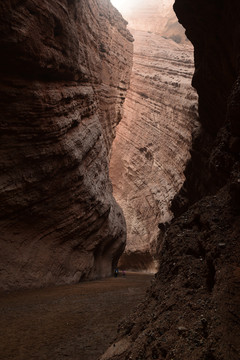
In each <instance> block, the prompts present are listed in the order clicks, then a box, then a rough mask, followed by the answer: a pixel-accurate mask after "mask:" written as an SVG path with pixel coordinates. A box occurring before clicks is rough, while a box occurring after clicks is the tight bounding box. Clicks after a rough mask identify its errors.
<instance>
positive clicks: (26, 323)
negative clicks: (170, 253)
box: [0, 273, 153, 360]
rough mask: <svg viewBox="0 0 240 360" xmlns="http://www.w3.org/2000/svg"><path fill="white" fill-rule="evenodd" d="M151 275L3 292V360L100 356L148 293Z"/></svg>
mask: <svg viewBox="0 0 240 360" xmlns="http://www.w3.org/2000/svg"><path fill="white" fill-rule="evenodd" d="M152 277H153V276H152V275H149V274H134V273H128V274H127V276H126V278H123V277H121V276H119V277H118V278H108V279H104V280H99V281H92V282H85V283H80V284H77V285H68V286H60V287H51V288H45V289H35V290H24V291H17V292H13V293H8V294H0V314H1V315H0V354H1V355H0V357H1V359H4V360H10V359H16V360H30V359H31V360H32V359H39V360H40V359H41V360H44V359H57V360H62V359H71V360H73V359H74V360H96V359H97V358H98V357H99V356H100V355H101V354H102V353H103V352H104V351H105V350H106V349H107V348H108V346H109V344H110V343H111V342H112V341H113V340H114V338H115V336H116V334H117V329H118V324H119V322H120V321H121V319H122V318H123V317H125V316H127V315H128V314H129V313H130V312H131V311H132V310H133V308H134V307H135V306H137V304H138V303H139V302H140V301H141V300H142V299H143V298H144V295H145V292H146V289H147V287H148V286H149V285H150V282H151V279H152Z"/></svg>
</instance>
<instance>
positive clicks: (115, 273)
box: [114, 268, 118, 277]
mask: <svg viewBox="0 0 240 360" xmlns="http://www.w3.org/2000/svg"><path fill="white" fill-rule="evenodd" d="M117 276H118V268H116V269H115V270H114V277H117Z"/></svg>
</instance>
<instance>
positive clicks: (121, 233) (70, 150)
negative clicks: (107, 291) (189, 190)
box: [0, 0, 132, 289]
mask: <svg viewBox="0 0 240 360" xmlns="http://www.w3.org/2000/svg"><path fill="white" fill-rule="evenodd" d="M0 30H1V35H0V43H1V49H2V56H1V58H0V77H1V86H0V94H1V95H0V102H1V121H0V136H1V142H0V169H1V172H0V227H1V234H0V242H1V253H0V264H1V267H0V288H1V289H13V288H20V287H32V286H43V285H49V284H52V283H55V284H62V283H71V282H77V281H79V280H81V279H83V278H93V277H100V276H105V275H109V274H110V273H111V270H112V266H114V265H115V264H116V262H117V259H118V257H119V256H120V254H121V252H122V251H123V249H124V246H125V236H126V235H125V234H126V230H125V221H124V218H123V215H122V211H121V210H120V208H119V206H118V205H117V204H116V202H115V200H114V198H113V196H112V186H111V183H110V181H109V178H108V156H109V151H110V147H111V144H112V141H113V139H114V136H115V127H116V125H117V123H118V122H119V121H120V119H121V113H122V103H123V101H124V97H125V94H126V90H127V88H128V85H129V78H130V72H131V62H132V36H131V35H130V33H129V32H128V31H127V30H126V21H125V20H123V18H122V17H121V15H120V14H119V13H118V12H117V11H116V10H115V9H114V8H113V7H112V5H111V4H110V2H109V1H108V0H101V1H98V0H82V1H80V2H79V1H74V0H73V1H70V0H69V1H67V0H61V1H58V2H54V1H38V0H34V1H28V0H26V1H21V2H19V1H4V2H3V3H1V5H0Z"/></svg>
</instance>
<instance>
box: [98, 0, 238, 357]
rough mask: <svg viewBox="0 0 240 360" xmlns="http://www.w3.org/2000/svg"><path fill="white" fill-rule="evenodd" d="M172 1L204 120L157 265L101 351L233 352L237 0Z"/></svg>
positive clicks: (235, 350) (235, 353)
mask: <svg viewBox="0 0 240 360" xmlns="http://www.w3.org/2000/svg"><path fill="white" fill-rule="evenodd" d="M175 10H176V12H177V15H178V16H179V19H180V21H181V22H182V23H183V25H184V26H185V27H186V29H187V34H188V36H189V38H190V39H191V41H192V42H193V44H194V49H195V67H196V72H195V75H194V85H195V86H196V88H197V91H198V93H199V111H200V122H201V124H202V129H201V131H200V132H198V134H197V136H196V137H195V138H194V142H193V149H192V161H191V162H190V163H189V166H188V167H187V170H186V176H187V181H186V183H185V187H184V189H183V191H181V194H180V196H178V203H177V202H176V203H175V205H176V204H178V206H179V207H178V209H177V210H178V211H181V212H183V213H182V215H181V216H178V217H177V218H175V219H174V220H173V221H172V223H171V224H170V227H169V228H168V230H167V231H166V234H165V237H164V242H163V247H162V251H161V253H160V256H159V262H160V268H159V272H158V274H156V277H155V281H153V283H152V285H151V287H150V289H149V290H148V293H147V296H146V299H145V301H144V303H142V304H141V305H139V307H138V309H137V310H136V311H135V312H134V314H132V317H131V318H128V319H127V320H125V321H123V322H122V323H121V324H120V326H119V335H118V339H117V340H116V341H115V343H114V345H112V347H111V348H110V349H109V350H108V352H107V353H106V354H105V355H104V356H103V357H102V359H104V360H107V359H111V358H113V355H114V359H116V360H124V359H128V358H129V359H130V358H132V359H133V360H136V359H139V358H142V359H184V360H185V359H191V360H199V359H202V360H210V359H211V360H217V359H218V360H219V359H222V360H229V359H231V360H238V359H239V354H240V335H239V334H240V323H239V315H238V314H239V308H240V296H239V294H240V287H239V284H240V261H239V259H240V238H239V234H240V132H239V129H240V127H239V126H240V81H239V78H240V77H239V71H240V68H239V51H240V48H239V41H240V31H239V30H240V23H239V18H240V3H239V2H238V1H234V0H233V1H231V2H230V1H228V0H222V1H207V0H206V1H202V0H196V1H194V2H193V1H191V0H176V6H175ZM199 199H200V200H199ZM180 200H181V201H180ZM191 203H194V205H191V206H190V204H191ZM175 209H176V208H175ZM184 209H185V212H184Z"/></svg>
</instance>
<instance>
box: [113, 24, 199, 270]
mask: <svg viewBox="0 0 240 360" xmlns="http://www.w3.org/2000/svg"><path fill="white" fill-rule="evenodd" d="M131 32H132V34H133V36H134V39H135V41H134V58H133V71H132V75H131V85H130V89H129V90H128V93H127V98H126V101H125V103H124V116H123V120H122V121H121V123H120V124H119V125H118V127H117V136H116V139H115V141H114V143H113V150H112V155H111V162H110V177H111V180H112V183H113V189H114V196H115V198H116V199H117V201H118V203H119V204H120V206H121V207H122V209H123V211H124V215H125V218H126V222H127V245H126V249H125V252H124V254H123V256H122V257H121V260H120V266H121V267H123V268H127V269H129V268H130V269H139V270H140V269H141V270H143V269H145V270H151V271H156V266H157V262H156V261H155V258H156V254H157V252H158V250H159V244H158V242H157V237H158V233H159V228H158V225H159V223H165V222H169V221H170V219H171V217H172V213H171V211H170V205H171V201H172V199H173V198H174V196H175V194H176V193H177V192H178V191H179V190H180V188H181V186H182V184H183V182H184V179H185V178H184V175H183V171H184V169H185V166H186V162H187V160H188V158H189V149H190V147H191V139H192V132H193V129H195V123H196V121H195V120H196V118H197V110H196V109H197V94H196V92H195V91H194V89H193V88H192V87H191V78H192V75H193V70H194V64H193V48H192V46H190V45H183V44H177V43H175V42H174V41H173V40H171V39H165V38H163V37H162V36H161V35H160V34H157V33H149V32H147V31H140V30H131ZM160 226H161V225H160Z"/></svg>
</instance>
